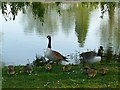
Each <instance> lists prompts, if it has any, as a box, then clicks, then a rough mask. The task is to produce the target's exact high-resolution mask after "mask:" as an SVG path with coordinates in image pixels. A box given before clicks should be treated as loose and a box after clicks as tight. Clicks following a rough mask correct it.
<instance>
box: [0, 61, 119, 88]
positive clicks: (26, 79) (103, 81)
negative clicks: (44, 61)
mask: <svg viewBox="0 0 120 90" xmlns="http://www.w3.org/2000/svg"><path fill="white" fill-rule="evenodd" d="M118 65H119V63H118V62H117V61H114V60H112V61H110V62H106V61H105V62H102V64H95V65H94V67H95V68H96V69H97V70H98V69H99V68H101V67H107V68H108V69H109V71H108V73H107V74H106V75H101V74H100V73H99V72H98V73H97V75H96V77H94V78H87V75H86V74H84V73H82V72H81V67H82V64H80V65H72V69H71V71H69V72H63V71H62V65H53V68H52V71H46V70H45V68H44V66H42V67H33V72H32V74H31V75H28V74H21V73H19V69H20V67H21V66H15V70H16V74H15V75H14V76H9V75H8V74H7V67H3V68H2V88H108V87H109V88H119V87H120V85H119V82H118V72H119V70H118ZM87 66H89V65H87Z"/></svg>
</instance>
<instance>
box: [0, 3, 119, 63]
mask: <svg viewBox="0 0 120 90" xmlns="http://www.w3.org/2000/svg"><path fill="white" fill-rule="evenodd" d="M0 3H1V2H0ZM0 5H1V8H0V16H1V17H0V20H1V21H2V22H0V25H1V27H2V28H1V30H0V36H1V38H0V43H1V45H0V48H1V53H0V54H1V56H2V61H3V63H4V64H5V65H9V64H13V65H20V64H21V65H23V64H26V63H28V62H32V61H33V60H34V58H35V56H36V54H38V55H42V56H44V51H45V49H46V48H47V43H48V40H47V38H46V36H47V35H51V37H52V49H53V50H56V51H59V52H60V53H61V54H63V55H64V56H66V55H69V54H74V53H76V51H79V52H85V51H90V50H95V51H97V50H98V48H99V47H100V46H103V47H104V49H105V50H107V48H108V47H112V50H113V53H118V52H119V51H120V29H119V27H118V22H119V20H118V17H120V14H119V13H118V10H119V8H118V3H95V2H93V3H40V2H39V3H23V2H22V3H1V4H0ZM28 59H29V61H28ZM73 62H74V61H73Z"/></svg>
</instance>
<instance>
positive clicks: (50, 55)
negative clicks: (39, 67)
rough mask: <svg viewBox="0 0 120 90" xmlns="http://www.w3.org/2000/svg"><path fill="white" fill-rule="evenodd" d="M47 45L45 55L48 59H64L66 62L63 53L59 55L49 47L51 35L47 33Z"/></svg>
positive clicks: (58, 60)
mask: <svg viewBox="0 0 120 90" xmlns="http://www.w3.org/2000/svg"><path fill="white" fill-rule="evenodd" d="M47 38H48V47H47V50H46V52H45V57H47V58H48V59H49V60H51V61H53V62H57V63H58V62H60V61H66V62H68V61H67V60H66V59H67V58H66V57H64V56H63V55H61V54H60V53H59V52H57V51H54V50H52V49H51V36H50V35H48V36H47Z"/></svg>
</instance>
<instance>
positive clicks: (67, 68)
mask: <svg viewBox="0 0 120 90" xmlns="http://www.w3.org/2000/svg"><path fill="white" fill-rule="evenodd" d="M70 70H71V65H64V66H63V67H62V71H63V72H64V71H66V72H68V71H70Z"/></svg>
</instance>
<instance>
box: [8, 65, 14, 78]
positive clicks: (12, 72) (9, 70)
mask: <svg viewBox="0 0 120 90" xmlns="http://www.w3.org/2000/svg"><path fill="white" fill-rule="evenodd" d="M7 74H8V75H12V76H13V75H14V74H15V70H14V66H13V65H9V66H8V68H7Z"/></svg>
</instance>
